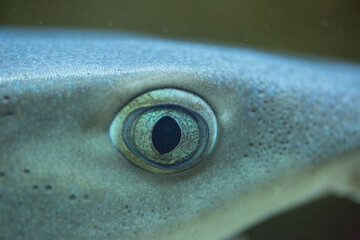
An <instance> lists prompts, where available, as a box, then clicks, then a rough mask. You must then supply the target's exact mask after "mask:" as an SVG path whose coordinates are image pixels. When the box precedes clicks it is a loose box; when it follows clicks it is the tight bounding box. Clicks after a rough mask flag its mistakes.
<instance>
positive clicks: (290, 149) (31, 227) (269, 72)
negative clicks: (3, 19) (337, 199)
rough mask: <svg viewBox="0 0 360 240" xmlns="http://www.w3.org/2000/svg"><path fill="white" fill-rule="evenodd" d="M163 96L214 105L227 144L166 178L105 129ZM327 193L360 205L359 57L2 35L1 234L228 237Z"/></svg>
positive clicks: (9, 31)
mask: <svg viewBox="0 0 360 240" xmlns="http://www.w3.org/2000/svg"><path fill="white" fill-rule="evenodd" d="M166 88H172V89H178V90H182V91H186V92H189V93H192V94H195V95H197V96H199V97H201V98H202V99H203V100H204V101H206V102H207V104H208V105H209V106H210V107H211V108H212V110H213V112H214V115H215V117H216V121H217V138H216V143H215V144H214V147H213V150H212V152H211V154H209V155H208V156H207V157H206V158H205V159H203V160H201V161H200V162H199V163H198V164H196V165H194V166H192V167H191V168H189V169H186V170H184V171H182V172H177V173H173V174H158V173H152V172H148V171H145V170H144V169H141V168H140V167H137V166H135V165H133V164H132V163H131V162H129V161H128V159H127V158H126V157H124V156H123V155H122V154H121V153H120V152H119V151H118V150H117V149H116V147H114V144H113V143H112V141H111V138H110V136H109V129H110V125H111V123H112V122H113V120H114V119H115V117H116V115H117V114H118V113H119V111H120V110H121V109H122V108H123V107H124V106H125V105H126V104H128V103H129V102H130V101H131V100H132V99H134V98H136V97H138V96H139V95H141V94H144V93H146V92H148V91H153V90H159V89H166ZM195 111H196V109H195ZM331 194H335V195H339V196H344V197H348V198H350V199H353V200H354V201H357V202H359V199H360V65H359V64H358V63H352V62H344V61H341V60H333V59H327V58H320V57H316V58H315V57H302V56H291V55H289V54H284V53H281V54H274V53H270V52H266V51H265V52H262V51H259V50H254V49H247V48H238V47H229V46H221V45H211V44H204V43H194V42H188V41H179V40H166V39H159V38H156V37H149V36H143V35H136V34H129V33H119V32H106V31H90V30H87V31H85V30H69V29H33V28H10V27H3V28H1V30H0V238H1V239H225V238H228V237H231V236H232V235H234V234H236V233H238V232H242V231H245V230H246V229H248V228H249V227H251V226H253V225H255V224H257V223H259V222H261V221H263V220H265V219H268V218H270V217H272V216H274V215H276V214H279V213H281V212H284V211H287V210H288V209H291V208H294V207H296V206H299V205H301V204H304V203H307V202H310V201H313V200H315V199H318V198H320V197H323V196H327V195H331Z"/></svg>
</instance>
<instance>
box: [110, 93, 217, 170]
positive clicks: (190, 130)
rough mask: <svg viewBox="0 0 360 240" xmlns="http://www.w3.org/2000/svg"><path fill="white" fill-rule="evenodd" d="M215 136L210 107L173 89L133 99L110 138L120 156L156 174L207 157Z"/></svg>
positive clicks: (189, 94) (179, 168) (117, 122)
mask: <svg viewBox="0 0 360 240" xmlns="http://www.w3.org/2000/svg"><path fill="white" fill-rule="evenodd" d="M216 135H217V123H216V118H215V115H214V112H213V111H212V110H211V108H210V106H209V105H208V104H207V103H206V102H205V101H204V100H202V99H201V98H200V97H198V96H196V95H194V94H191V93H188V92H185V91H180V90H176V89H161V90H154V91H151V92H148V93H145V94H143V95H141V96H139V97H137V98H135V99H133V100H132V101H131V102H130V103H128V104H127V105H126V106H125V107H124V108H123V109H122V110H121V111H120V112H119V113H118V115H117V116H116V118H115V119H114V121H113V123H112V124H111V127H110V138H111V140H112V142H113V144H114V145H115V147H116V148H117V149H118V150H119V151H120V152H121V153H122V155H124V156H125V157H126V158H127V159H128V160H129V161H130V162H132V163H133V164H135V165H136V166H138V167H140V168H142V169H145V170H147V171H151V172H155V173H175V172H180V171H184V170H186V169H188V168H190V167H192V166H194V165H195V164H197V163H198V162H200V161H201V160H202V159H204V158H206V156H208V155H209V154H210V152H211V150H212V149H213V147H214V144H215V140H216Z"/></svg>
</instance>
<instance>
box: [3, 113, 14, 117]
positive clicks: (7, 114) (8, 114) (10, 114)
mask: <svg viewBox="0 0 360 240" xmlns="http://www.w3.org/2000/svg"><path fill="white" fill-rule="evenodd" d="M3 115H4V116H12V115H13V113H12V112H4V113H3Z"/></svg>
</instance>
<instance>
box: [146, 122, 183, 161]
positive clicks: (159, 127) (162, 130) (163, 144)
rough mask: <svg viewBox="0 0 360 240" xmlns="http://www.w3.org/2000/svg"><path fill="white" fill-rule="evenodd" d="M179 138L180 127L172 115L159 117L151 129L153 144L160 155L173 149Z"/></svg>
mask: <svg viewBox="0 0 360 240" xmlns="http://www.w3.org/2000/svg"><path fill="white" fill-rule="evenodd" d="M180 140H181V129H180V126H179V124H178V123H177V122H176V121H175V119H173V118H172V117H169V116H165V117H162V118H160V119H159V120H158V121H157V122H156V124H155V126H154V128H153V130H152V142H153V145H154V147H155V149H156V151H158V153H160V154H161V155H163V154H166V153H169V152H171V151H172V150H174V148H176V146H177V145H179V143H180Z"/></svg>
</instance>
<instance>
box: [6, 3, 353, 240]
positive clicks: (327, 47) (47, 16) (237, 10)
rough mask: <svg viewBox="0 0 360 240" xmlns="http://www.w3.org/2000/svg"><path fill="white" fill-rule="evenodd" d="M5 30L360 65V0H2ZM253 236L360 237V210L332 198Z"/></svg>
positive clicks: (286, 216)
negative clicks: (112, 36)
mask: <svg viewBox="0 0 360 240" xmlns="http://www.w3.org/2000/svg"><path fill="white" fill-rule="evenodd" d="M0 25H1V26H14V27H20V28H21V27H24V26H31V27H38V28H53V27H61V28H64V27H65V28H81V29H83V28H86V29H103V30H104V29H106V30H110V31H118V30H126V31H132V32H139V33H145V34H149V35H155V36H160V37H164V38H170V39H181V40H190V41H195V42H207V43H215V44H223V45H232V46H239V47H246V48H256V49H262V50H265V51H271V52H282V53H283V52H291V53H294V54H304V55H317V56H320V57H321V58H325V59H327V58H338V59H343V60H348V61H356V62H360V1H359V0H316V1H314V0H302V1H293V0H237V1H235V0H229V1H216V0H208V1H201V0H199V1H189V0H188V1H183V0H177V1H175V0H157V1H153V0H129V1H121V0H118V1H115V0H114V1H105V0H104V1H100V0H98V1H96V0H76V1H74V0H52V1H48V0H32V1H29V0H0ZM246 234H247V236H248V237H249V238H250V239H252V240H260V239H292V240H295V239H314V240H321V239H339V240H346V239H350V240H355V239H360V207H359V205H355V204H353V203H351V202H350V201H349V200H346V199H341V198H335V197H329V198H326V199H322V200H318V201H316V202H314V203H311V204H309V205H307V206H303V207H300V208H297V209H295V210H292V211H288V212H286V213H284V214H281V215H280V216H277V217H274V218H272V219H270V220H267V221H265V222H264V223H262V224H259V225H257V226H255V227H253V228H252V229H250V230H248V231H247V232H246ZM235 239H236V237H235Z"/></svg>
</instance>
